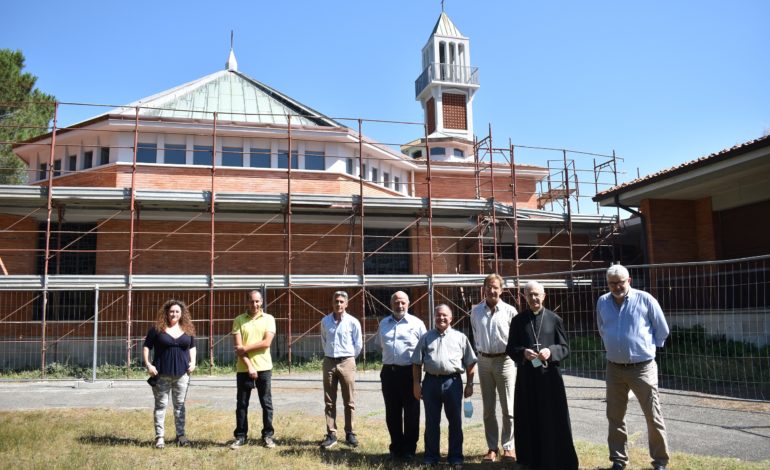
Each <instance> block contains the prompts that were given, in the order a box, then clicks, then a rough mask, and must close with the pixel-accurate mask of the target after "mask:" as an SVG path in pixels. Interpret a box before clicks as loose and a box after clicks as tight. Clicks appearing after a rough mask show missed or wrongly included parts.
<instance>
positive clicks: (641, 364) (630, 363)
mask: <svg viewBox="0 0 770 470" xmlns="http://www.w3.org/2000/svg"><path fill="white" fill-rule="evenodd" d="M607 362H609V363H610V364H612V365H614V366H618V367H639V366H646V365H647V364H649V363H650V362H652V359H647V360H646V361H642V362H629V363H626V364H623V363H620V362H612V361H607Z"/></svg>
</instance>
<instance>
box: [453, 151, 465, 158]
mask: <svg viewBox="0 0 770 470" xmlns="http://www.w3.org/2000/svg"><path fill="white" fill-rule="evenodd" d="M454 156H455V157H459V158H465V152H463V151H462V150H460V149H454Z"/></svg>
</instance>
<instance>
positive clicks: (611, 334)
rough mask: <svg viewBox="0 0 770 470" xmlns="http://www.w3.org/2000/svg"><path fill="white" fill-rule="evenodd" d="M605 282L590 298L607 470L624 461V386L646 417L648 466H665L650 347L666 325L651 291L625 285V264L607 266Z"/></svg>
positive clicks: (660, 340)
mask: <svg viewBox="0 0 770 470" xmlns="http://www.w3.org/2000/svg"><path fill="white" fill-rule="evenodd" d="M607 284H608V286H609V289H610V292H608V293H606V294H604V295H602V296H601V297H599V300H598V301H597V302H596V320H597V324H598V327H599V334H600V335H601V337H602V341H604V348H605V349H606V350H607V385H606V394H607V421H608V422H609V430H608V435H607V443H608V445H609V449H610V460H611V461H612V470H622V469H623V468H625V466H626V465H627V464H628V451H627V449H626V442H627V440H628V435H627V432H626V422H625V415H626V407H627V406H628V391H629V390H631V391H633V392H634V395H636V398H637V399H638V401H639V405H640V406H641V408H642V412H643V413H644V417H645V419H646V420H647V434H648V436H649V447H650V457H652V465H653V467H654V468H655V469H656V470H665V469H666V465H668V460H669V455H668V442H667V439H666V425H665V423H664V421H663V413H662V411H661V409H660V400H659V398H658V365H657V364H656V363H655V348H656V347H658V348H661V347H663V345H664V344H665V341H666V338H667V337H668V333H669V328H668V324H667V323H666V318H665V317H664V315H663V310H662V309H661V308H660V305H659V304H658V301H657V300H655V298H654V297H653V296H652V295H650V294H648V293H647V292H644V291H640V290H637V289H632V288H631V278H630V277H629V274H628V270H627V269H626V268H625V267H623V266H621V265H619V264H617V265H614V266H611V267H610V268H609V269H608V270H607Z"/></svg>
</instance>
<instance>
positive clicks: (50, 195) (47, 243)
mask: <svg viewBox="0 0 770 470" xmlns="http://www.w3.org/2000/svg"><path fill="white" fill-rule="evenodd" d="M58 113H59V103H58V102H54V108H53V128H52V131H51V151H50V153H49V155H48V175H47V176H48V194H47V198H46V200H47V214H46V220H45V253H44V258H43V311H42V314H41V322H40V329H41V334H40V370H41V374H42V376H43V378H45V366H46V348H47V345H46V326H47V320H48V318H47V317H48V294H49V292H48V263H49V261H50V260H49V256H50V254H51V213H52V212H53V158H54V152H55V151H56V123H57V122H56V121H57V118H58Z"/></svg>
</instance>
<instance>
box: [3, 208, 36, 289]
mask: <svg viewBox="0 0 770 470" xmlns="http://www.w3.org/2000/svg"><path fill="white" fill-rule="evenodd" d="M43 213H44V212H43ZM37 238H38V222H37V220H36V219H35V218H34V217H28V218H23V217H22V216H15V215H8V214H0V260H2V263H3V265H4V266H5V269H6V271H8V274H35V273H36V271H37V258H38V256H42V253H40V254H38V253H36V252H35V250H36V248H37ZM3 274H4V273H3V272H2V269H0V275H3Z"/></svg>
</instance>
